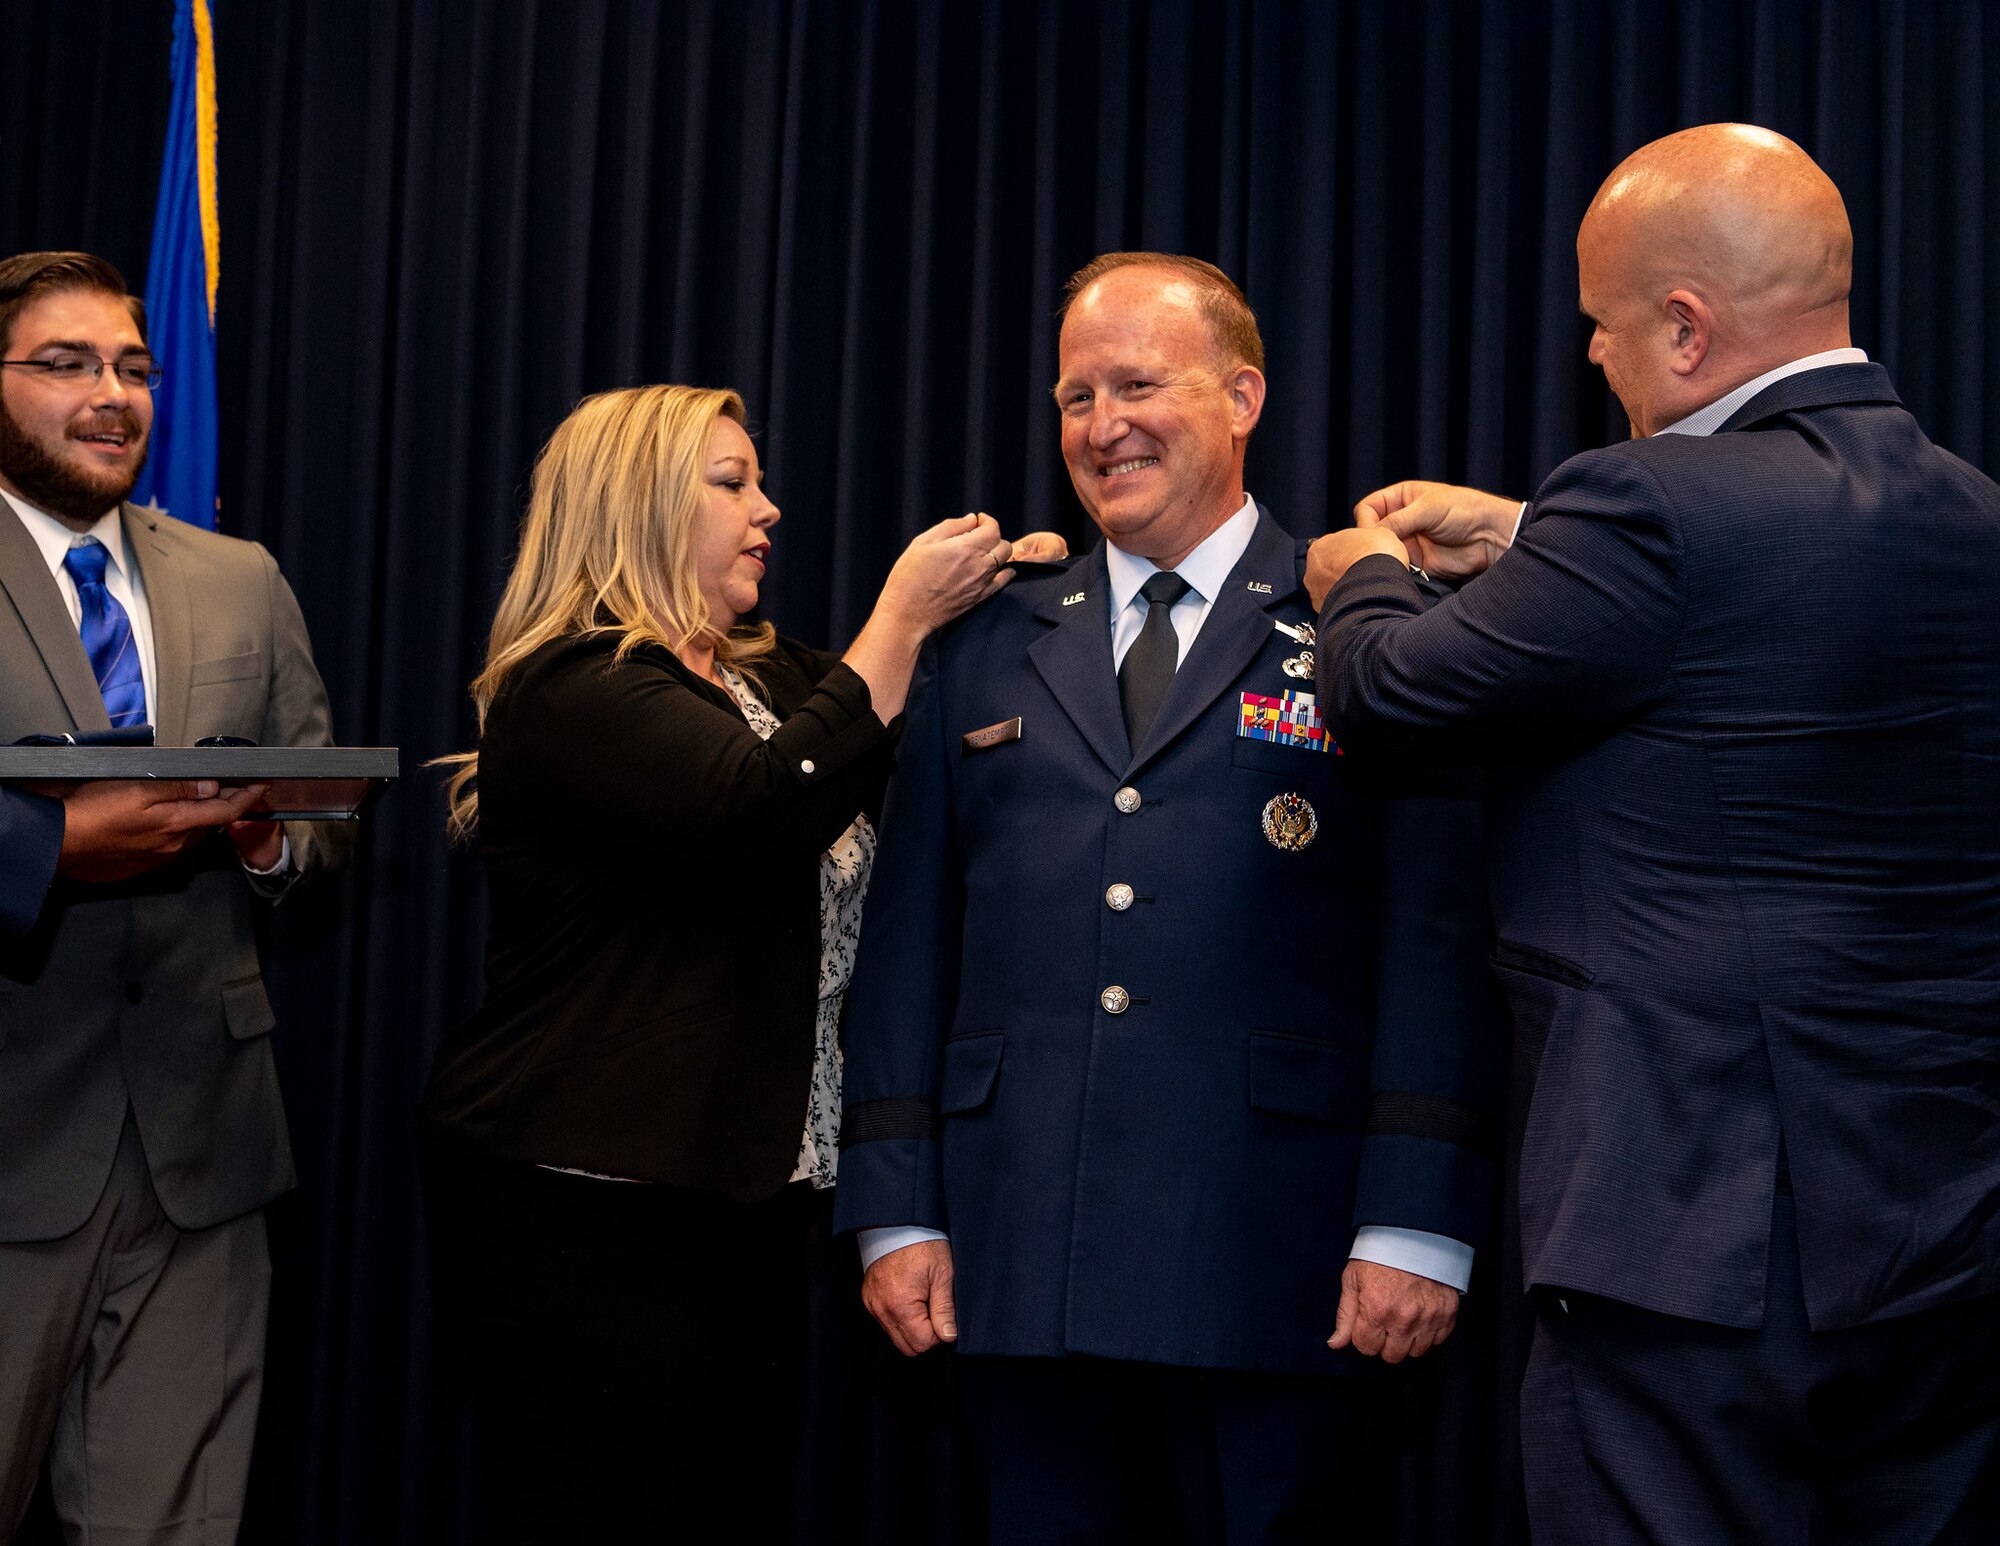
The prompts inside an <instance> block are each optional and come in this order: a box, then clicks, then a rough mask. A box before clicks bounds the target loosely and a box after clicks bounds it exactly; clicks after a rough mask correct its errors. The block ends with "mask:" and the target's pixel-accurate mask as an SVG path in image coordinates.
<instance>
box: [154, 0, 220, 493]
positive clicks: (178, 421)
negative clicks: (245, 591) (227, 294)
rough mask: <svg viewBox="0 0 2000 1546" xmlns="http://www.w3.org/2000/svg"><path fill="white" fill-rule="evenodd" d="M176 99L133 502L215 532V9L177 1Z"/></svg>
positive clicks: (164, 173)
mask: <svg viewBox="0 0 2000 1546" xmlns="http://www.w3.org/2000/svg"><path fill="white" fill-rule="evenodd" d="M173 72H174V94H173V107H172V109H171V116H170V118H169V121H168V124H167V153H166V156H165V158H164V159H163V160H162V161H161V164H160V200H159V203H158V205H157V206H156V207H155V208H154V211H153V256H152V260H151V262H150V263H148V265H147V267H146V324H147V342H148V343H149V344H150V345H151V346H152V350H153V353H154V354H155V355H156V356H157V357H158V358H159V361H160V366H161V369H162V370H163V371H164V372H165V375H164V378H163V379H162V380H161V382H160V386H159V390H158V391H156V392H155V393H154V394H153V440H152V450H151V452H150V453H149V455H148V456H147V458H146V469H145V471H144V472H143V473H142V474H141V475H140V477H139V483H138V486H137V487H136V488H135V489H134V490H133V494H132V497H133V498H134V499H136V500H138V501H139V502H140V503H141V504H153V505H158V506H160V507H161V508H163V509H164V510H165V511H166V512H167V513H168V514H169V515H173V516H177V517H179V518H180V519H181V520H183V521H187V522H189V523H190V524H192V525H195V526H206V527H207V528H209V530H211V531H213V530H214V529H215V441H216V419H217V413H216V402H215V283H216V277H217V271H218V269H219V266H220V263H219V260H220V257H221V247H222V235H221V225H220V223H219V220H218V217H217V213H216V197H215V30H214V27H213V25H212V24H211V22H210V19H209V10H208V0H174V56H173Z"/></svg>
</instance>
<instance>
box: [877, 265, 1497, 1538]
mask: <svg viewBox="0 0 2000 1546" xmlns="http://www.w3.org/2000/svg"><path fill="white" fill-rule="evenodd" d="M1069 295H1070V299H1069V303H1068V305H1067V307H1066V308H1065V314H1064V322H1063V329H1062V340H1061V380H1060V382H1059V384H1058V385H1057V387H1056V398H1057V404H1058V407H1059V409H1060V412H1061V421H1062V439H1063V448H1064V454H1065V457H1066V459H1067V461H1068V464H1069V468H1070V473H1071V476H1072V479H1073V480H1074V482H1075V485H1076V489H1077V493H1078V495H1079V497H1080V498H1081V499H1082V501H1083V504H1084V506H1085V508H1086V509H1087V510H1088V511H1089V512H1090V514H1091V517H1092V519H1093V520H1094V521H1095V522H1096V523H1097V525H1098V526H1099V528H1100V529H1101V530H1102V532H1103V534H1104V537H1105V540H1104V541H1103V542H1101V543H1100V544H1099V545H1098V546H1097V547H1096V548H1095V549H1094V550H1093V551H1091V552H1090V553H1089V554H1088V555H1086V556H1085V557H1083V558H1082V559H1080V560H1078V561H1076V562H1075V563H1073V564H1071V565H1068V566H1067V567H1065V568H1062V569H1058V570H1054V571H1042V572H1039V573H1036V574H1032V575H1024V576H1023V577H1022V578H1021V579H1020V580H1019V581H1017V582H1016V583H1015V584H1013V585H1011V586H1010V587H1008V589H1007V590H1005V591H1004V592H1002V593H1001V594H1000V595H999V596H998V597H996V598H995V599H994V601H992V602H991V603H989V604H988V605H986V606H984V607H982V608H980V609H979V610H977V611H976V612H974V613H973V614H971V615H969V616H968V617H967V618H965V619H964V620H962V621H961V623H959V624H958V625H957V626H956V627H955V629H954V630H952V631H950V632H949V633H948V634H947V635H946V636H944V637H943V638H941V639H940V640H939V641H938V642H937V643H936V646H935V647H934V648H933V649H932V650H931V651H930V652H929V653H928V655H927V657H926V659H925V661H924V664H923V666H922V668H921V672H920V681H919V684H918V685H917V686H916V687H915V688H914V689H913V692H912V697H911V708H910V713H909V720H908V726H907V730H906V734H905V739H904V743H903V747H902V751H901V761H900V770H899V772H898V774H897V776H896V781H895V783H894V784H893V785H892V787H891V791H890V794H889V798H888V803H887V806H886V809H885V812H884V817H883V822H882V830H881V848H880V853H879V857H878V861H877V865H876V870H875V878H874V883H873V888H872V892H871V895H870V898H869V903H868V909H867V914H866V918H865V921H864V925H863V930H862V938H861V948H860V956H859V960H858V963H857V967H856V972H855V977H854V982H853V987H852V991H851V993H850V996H849V1000H848V1018H847V1026H846V1057H847V1070H846V1091H845V1107H846V1111H845V1129H844V1133H843V1138H842V1146H843V1154H842V1158H841V1182H840V1187H839V1203H838V1208H839V1222H840V1225H841V1227H844V1228H847V1229H856V1230H859V1231H861V1248H862V1254H863V1259H864V1261H865V1262H866V1263H867V1264H868V1273H867V1279H866V1283H865V1286H864V1296H865V1298H866V1299H867V1302H868V1305H869V1308H870V1309H871V1310H872V1311H873V1312H874V1314H875V1315H876V1317H877V1319H878V1320H880V1321H881V1322H882V1324H883V1325H884V1327H885V1328H886V1329H887V1330H888V1332H889V1334H890V1336H891V1337H892V1338H893V1339H894V1340H895V1342H896V1343H897V1345H898V1346H899V1347H901V1348H902V1349H903V1350H904V1351H905V1352H908V1353H913V1354H914V1353H919V1352H922V1351H924V1350H926V1349H928V1348H930V1347H932V1346H935V1345H936V1344H937V1343H939V1342H941V1341H942V1342H952V1341H955V1342H956V1343H957V1345H958V1347H959V1350H960V1352H961V1354H962V1355H965V1356H964V1369H965V1376H966V1378H965V1387H966V1390H967V1394H968V1400H969V1403H970V1406H971V1413H970V1416H971V1419H972V1423H971V1427H972V1432H973V1433H974V1435H975V1444H976V1452H977V1454H978V1456H979V1458H980V1460H981V1462H982V1465H983V1467H984V1469H985V1471H986V1474H987V1478H988V1482H989V1487H988V1491H989V1494H990V1516H991V1518H990V1522H991V1527H992V1535H993V1539H994V1540H995V1541H996V1542H997V1543H1001V1546H1008V1543H1016V1542H1030V1541H1033V1542H1054V1541H1078V1542H1084V1541H1090V1542H1101V1541H1111V1540H1125V1539H1147V1540H1156V1539H1164V1538H1174V1537H1178V1538H1180V1539H1185V1540H1192V1541H1208V1540H1214V1541H1218V1542H1219V1541H1222V1540H1224V1539H1227V1540H1229V1541H1231V1542H1238V1541H1274V1542H1275V1541H1283V1540H1292V1539H1299V1540H1306V1539H1313V1540H1317V1539H1321V1538H1323V1537H1324V1536H1325V1533H1326V1532H1327V1531H1328V1530H1330V1529H1331V1528H1333V1526H1334V1524H1335V1523H1336V1522H1337V1521H1338V1520H1340V1519H1341V1518H1342V1517H1343V1516H1345V1517H1348V1518H1350V1519H1351V1517H1352V1513H1353V1500H1352V1498H1351V1497H1347V1498H1344V1497H1343V1496H1342V1495H1341V1487H1340V1485H1338V1483H1337V1481H1336V1478H1337V1477H1338V1475H1339V1469H1340V1468H1339V1467H1338V1465H1337V1464H1336V1463H1335V1462H1336V1458H1337V1455H1338V1453H1339V1452H1340V1451H1341V1450H1342V1449H1343V1447H1345V1446H1347V1445H1348V1444H1349V1443H1350V1441H1351V1439H1352V1437H1353V1432H1354V1426H1355V1424H1356V1423H1357V1422H1358V1421H1365V1411H1364V1403H1363V1397H1364V1395H1366V1394H1367V1393H1368V1392H1369V1391H1370V1390H1371V1388H1372V1387H1375V1386H1376V1383H1377V1382H1375V1381H1370V1380H1357V1379H1354V1378H1352V1377H1351V1376H1352V1375H1353V1374H1354V1373H1355V1372H1356V1371H1357V1370H1358V1369H1360V1368H1363V1367H1366V1364H1365V1361H1364V1360H1363V1359H1362V1358H1361V1357H1360V1356H1359V1355H1361V1354H1368V1355H1376V1356H1379V1357H1380V1358H1381V1359H1383V1360H1384V1361H1387V1362H1400V1361H1401V1360H1402V1359H1404V1358H1407V1357H1414V1356H1419V1355H1421V1354H1423V1353H1424V1352H1426V1351H1427V1350H1428V1349H1429V1348H1431V1347H1433V1346H1434V1345H1436V1344H1437V1343H1438V1342H1440V1341H1442V1340H1443V1339H1444V1338H1445V1337H1446V1336H1447V1335H1449V1333H1450V1331H1451V1328H1452V1325H1453V1320H1454V1317H1455V1315H1456V1313H1457V1306H1458V1298H1459V1293H1460V1291H1461V1290H1462V1289H1463V1288H1464V1287H1465V1286H1466V1283H1467V1281H1468V1277H1469V1273H1470V1267H1471V1258H1472V1252H1473V1248H1474V1247H1475V1246H1476V1245H1477V1244H1478V1243H1479V1240H1480V1236H1481V1235H1482V1233H1483V1230H1484V1226H1485V1221H1486V1218H1487V1216H1488V1212H1489V1204H1490V1197H1491V1189H1492V1181H1493V1164H1492V1153H1493V1144H1494V1135H1495V1129H1496V1121H1495V1112H1496V1108H1497V1107H1498V1105H1499V1103H1500V1101H1501V1099H1502V1085H1503V1074H1502V1072H1501V1070H1502V1066H1503V1064H1504V1060H1505V1039H1504V1032H1503V1031H1502V1030H1501V1029H1500V1025H1499V1021H1498V1018H1497V1014H1496V1010H1495V1006H1494V1001H1493V997H1492V993H1491V990H1490V988H1489V986H1488V983H1487V979H1486V968H1485V957H1486V950H1487V938H1486V934H1487V926H1486V921H1485V909H1484V904H1483V900H1482V893H1481V888H1480V883H1479V877H1478V865H1479V857H1480V848H1479V832H1478V824H1477V823H1478V815H1477V805H1476V803H1475V802H1474V801H1473V800H1471V799H1468V798H1464V797H1462V796H1460V795H1459V794H1458V793H1457V792H1455V791H1452V790H1450V789H1448V788H1444V787H1441V788H1440V789H1439V790H1437V791H1435V792H1432V793H1429V794H1425V795H1419V796H1414V797H1410V798H1399V799H1396V800H1392V801H1385V800H1382V799H1379V798H1376V797H1375V796H1373V795H1372V794H1370V793H1368V792H1366V791H1364V790H1361V789H1359V788H1357V787H1355V786H1354V785H1353V784H1351V782H1350V781H1349V780H1348V779H1347V778H1345V777H1344V776H1343V771H1342V767H1341V757H1340V755H1339V749H1338V748H1337V747H1336V746H1334V745H1333V744H1332V743H1331V742H1330V741H1329V740H1328V739H1327V736H1326V732H1325V726H1324V722H1323V720H1322V718H1321V715H1320V710H1319V707H1318V705H1317V704H1316V703H1315V701H1314V698H1313V692H1312V686H1313V684H1312V669H1313V660H1312V642H1313V640H1312V629H1311V616H1312V613H1311V608H1310V605H1309V603H1308V601H1307V598H1306V595H1305V592H1304V590H1303V589H1302V587H1301V578H1302V574H1303V565H1304V554H1305V544H1304V543H1303V542H1301V541H1299V540H1298V539H1296V538H1294V537H1292V536H1290V535H1289V534H1287V533H1286V532H1285V531H1284V530H1283V529H1282V528H1281V527H1280V526H1279V525H1278V524H1277V522H1276V521H1274V520H1273V519H1272V517H1271V515H1270V513H1269V512H1268V511H1267V510H1265V509H1263V508H1262V507H1261V506H1259V505H1257V504H1256V503H1255V502H1254V501H1253V500H1252V499H1250V498H1249V497H1248V496H1247V495H1246V494H1245V492H1244V488H1243V458H1244V451H1245V447H1246V445H1247V443H1248V440H1249V436H1250V433H1251V431H1252V429H1253V428H1254V427H1255V425H1256V422H1257V418H1258V415H1259V413H1260V412H1261V409H1262V406H1263V401H1264V376H1263V372H1262V364H1263V351H1262V343H1261V340H1260V339H1259V338H1258V335H1257V329H1256V322H1255V318H1254V316H1253V315H1252V314H1251V312H1250V309H1249V307H1248V305H1247V304H1246V303H1245V302H1244V299H1243V297H1242V294H1241V293H1240V292H1239V291H1238V290H1237V288H1236V286H1235V285H1234V284H1232V283H1231V282H1230V281H1229V280H1228V278H1227V277H1226V276H1224V275H1223V274H1222V273H1221V272H1220V271H1219V270H1217V269H1215V268H1213V267H1211V266H1210V265H1208V264H1205V263H1201V262H1199V261H1197V260H1193V259H1187V258H1181V257H1176V256H1172V255H1166V254H1158V253H1115V254H1110V255H1107V256H1106V257H1102V258H1099V259H1097V260H1096V261H1095V262H1093V263H1092V264H1090V265H1089V266H1087V267H1086V268H1085V269H1083V270H1082V271H1080V272H1079V273H1078V275H1077V276H1076V277H1075V278H1074V279H1073V280H1072V281H1071V285H1070V291H1069Z"/></svg>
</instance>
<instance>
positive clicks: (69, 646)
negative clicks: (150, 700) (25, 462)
mask: <svg viewBox="0 0 2000 1546" xmlns="http://www.w3.org/2000/svg"><path fill="white" fill-rule="evenodd" d="M0 589H4V590H5V591H6V593H7V598H8V600H10V601H12V602H13V604H14V610H15V611H16V612H17V613H19V614H20V617H21V625H22V626H23V627H24V628H25V629H26V630H27V632H28V638H29V639H30V640H31V641H32V642H33V643H34V646H35V649H36V651H37V652H38V653H39V654H40V655H41V657H42V667H43V669H44V670H46V671H47V672H48V674H49V680H50V681H51V682H52V683H54V684H55V689H56V691H57V692H58V693H60V694H61V695H62V701H63V707H64V708H65V709H67V710H68V711H69V720H70V722H69V725H68V728H69V729H71V730H109V729H110V728H111V717H110V716H109V715H108V714H106V713H105V712H104V696H103V694H102V693H100V692H99V691H98V689H97V678H96V676H95V675H93V674H92V672H91V669H90V657H89V656H88V655H86V654H84V652H83V640H82V639H81V638H80V637H79V636H78V634H77V631H76V624H75V623H74V622H73V621H72V620H71V618H70V615H69V608H68V607H66V606H64V605H63V598H62V592H61V591H60V590H59V589H57V587H56V581H55V576H54V575H52V574H50V573H49V566H48V565H47V564H46V563H44V562H43V560H42V550H41V549H40V548H38V547H36V546H35V539H34V538H33V537H31V536H29V535H28V529H27V527H25V526H23V525H22V524H21V521H20V518H19V517H18V516H16V515H15V514H14V512H13V510H12V508H11V507H9V506H7V505H6V504H4V503H0ZM32 728H33V729H34V731H35V733H37V734H43V733H53V732H56V731H60V730H62V729H63V728H64V727H63V726H61V725H41V726H35V727H32Z"/></svg>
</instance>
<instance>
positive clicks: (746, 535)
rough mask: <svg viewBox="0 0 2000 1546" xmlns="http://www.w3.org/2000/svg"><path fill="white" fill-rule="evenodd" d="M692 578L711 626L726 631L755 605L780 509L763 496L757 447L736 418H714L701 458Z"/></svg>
mask: <svg viewBox="0 0 2000 1546" xmlns="http://www.w3.org/2000/svg"><path fill="white" fill-rule="evenodd" d="M702 482H703V485H704V487H703V489H702V508H701V518H700V524H699V525H698V526H697V528H696V530H695V577H696V580H697V581H698V583H699V584H700V586H701V594H702V598H703V599H704V600H705V601H707V602H708V611H709V618H710V621H711V622H712V623H713V624H714V626H715V627H716V628H717V629H723V630H726V629H728V628H730V627H732V626H733V625H734V624H735V623H736V622H737V620H738V619H740V618H742V617H743V616H744V615H745V614H747V613H749V612H750V611H751V610H753V609H754V608H755V607H756V605H757V587H758V585H759V584H760V583H761V582H762V580H763V578H764V564H765V560H766V559H767V557H768V556H769V554H770V551H771V539H770V537H769V535H768V533H769V531H770V529H771V528H772V527H773V526H775V525H777V524H778V507H777V506H776V505H774V504H772V503H771V501H770V500H768V499H766V498H765V497H764V488H763V473H762V472H761V471H760V470H759V469H758V466H757V448H756V446H754V445H752V444H751V442H750V436H749V435H748V434H747V433H745V431H744V429H743V426H742V425H741V424H738V423H737V422H736V421H735V420H734V419H730V418H718V419H717V420H716V421H715V427H714V428H713V429H711V430H710V431H709V432H708V449H707V450H706V451H705V452H704V453H703V457H702Z"/></svg>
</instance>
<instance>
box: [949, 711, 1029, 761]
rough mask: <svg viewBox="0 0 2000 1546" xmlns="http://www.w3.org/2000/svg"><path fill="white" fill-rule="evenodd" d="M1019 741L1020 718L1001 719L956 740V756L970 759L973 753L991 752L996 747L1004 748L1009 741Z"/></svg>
mask: <svg viewBox="0 0 2000 1546" xmlns="http://www.w3.org/2000/svg"><path fill="white" fill-rule="evenodd" d="M1020 739H1021V716H1020V715H1018V714H1016V715H1015V716H1014V717H1013V718H1012V719H1003V720H1001V721H1000V723H999V724H997V725H988V726H987V727H986V728H985V729H984V730H968V731H966V732H965V734H964V735H962V736H960V737H959V738H958V754H959V756H961V757H970V756H971V755H972V754H973V753H974V752H986V751H991V750H992V749H993V748H994V747H996V746H1004V745H1006V744H1007V742H1009V741H1018V740H1020Z"/></svg>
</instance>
